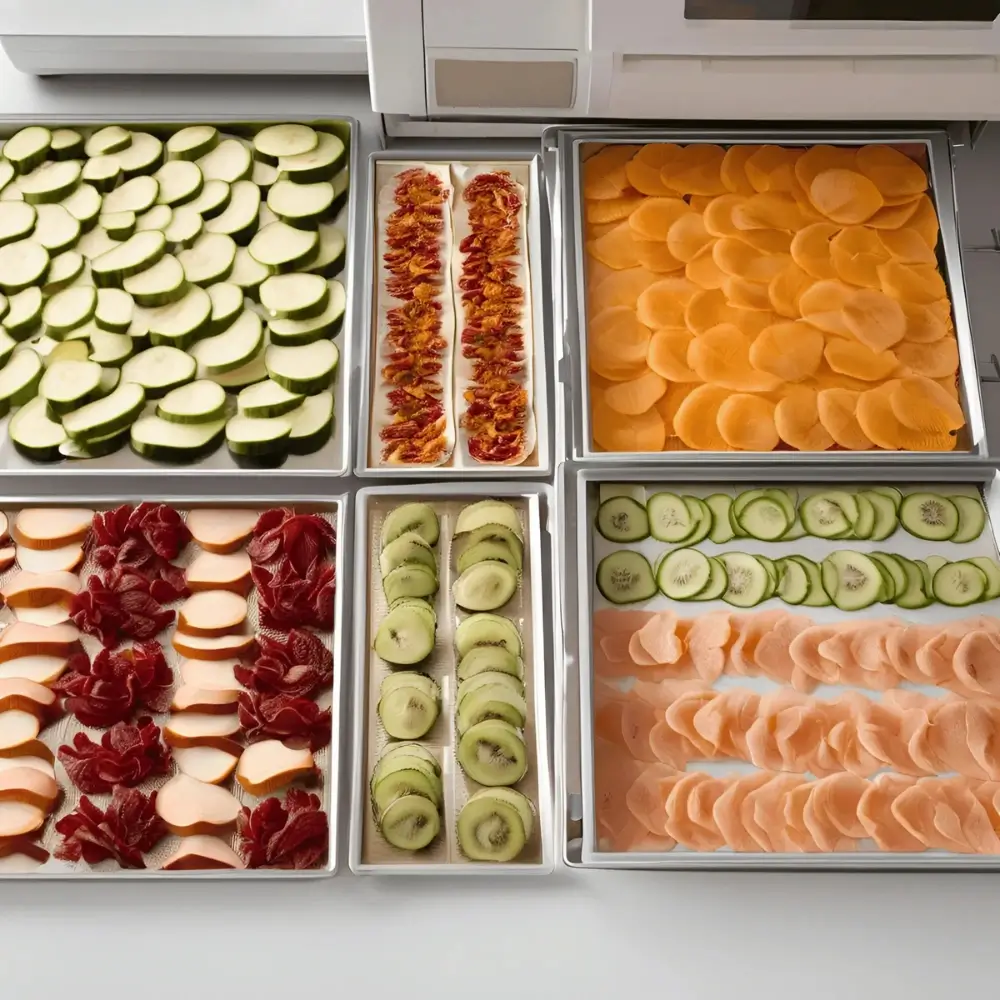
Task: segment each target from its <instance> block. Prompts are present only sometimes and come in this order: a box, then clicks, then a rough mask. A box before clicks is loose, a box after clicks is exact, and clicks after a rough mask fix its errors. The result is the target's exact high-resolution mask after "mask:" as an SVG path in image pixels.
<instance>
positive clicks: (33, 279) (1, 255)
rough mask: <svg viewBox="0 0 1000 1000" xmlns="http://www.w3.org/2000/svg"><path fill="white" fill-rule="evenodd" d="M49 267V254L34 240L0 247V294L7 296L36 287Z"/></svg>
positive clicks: (20, 241)
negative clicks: (29, 287)
mask: <svg viewBox="0 0 1000 1000" xmlns="http://www.w3.org/2000/svg"><path fill="white" fill-rule="evenodd" d="M48 266H49V252H48V250H46V249H45V247H43V246H42V245H41V244H40V243H36V242H35V241H34V240H18V241H17V242H16V243H8V244H6V245H5V246H2V247H0V292H6V293H7V294H8V295H12V294H14V292H20V291H22V290H23V289H25V288H27V287H28V286H29V285H37V284H39V283H40V282H41V280H42V277H43V275H44V274H45V272H46V270H47V269H48Z"/></svg>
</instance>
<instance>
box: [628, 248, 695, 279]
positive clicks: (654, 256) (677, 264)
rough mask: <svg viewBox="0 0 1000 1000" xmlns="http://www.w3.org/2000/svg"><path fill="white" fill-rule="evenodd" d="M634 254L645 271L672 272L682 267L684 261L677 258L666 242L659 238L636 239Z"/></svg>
mask: <svg viewBox="0 0 1000 1000" xmlns="http://www.w3.org/2000/svg"><path fill="white" fill-rule="evenodd" d="M635 247H636V250H635V252H636V256H637V257H638V258H639V264H640V266H641V267H644V268H645V269H646V270H647V271H653V272H654V273H656V274H672V273H673V272H674V271H680V270H681V269H682V268H683V267H684V261H682V260H678V259H677V258H676V257H675V256H674V255H673V254H672V253H671V252H670V248H669V247H668V246H667V244H666V243H662V242H661V241H660V240H636V242H635Z"/></svg>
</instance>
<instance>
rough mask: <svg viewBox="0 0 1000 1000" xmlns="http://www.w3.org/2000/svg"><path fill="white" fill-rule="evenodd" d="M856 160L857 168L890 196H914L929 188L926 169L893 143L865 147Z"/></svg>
mask: <svg viewBox="0 0 1000 1000" xmlns="http://www.w3.org/2000/svg"><path fill="white" fill-rule="evenodd" d="M856 162H857V168H856V169H857V170H858V171H860V172H861V173H862V174H864V175H865V177H867V178H868V179H869V180H870V181H872V183H873V184H874V185H875V186H876V187H877V188H878V189H879V191H881V192H882V194H883V195H885V196H887V197H889V198H902V199H904V200H905V199H907V198H915V197H917V195H920V194H923V192H924V191H926V190H927V174H926V173H925V172H924V170H923V168H922V167H920V166H919V165H918V164H916V163H914V162H913V160H911V159H910V158H909V157H908V156H906V155H905V154H904V153H901V152H900V151H899V150H898V149H894V148H893V147H892V146H883V145H871V146H862V147H861V148H860V149H859V150H858V153H857V157H856Z"/></svg>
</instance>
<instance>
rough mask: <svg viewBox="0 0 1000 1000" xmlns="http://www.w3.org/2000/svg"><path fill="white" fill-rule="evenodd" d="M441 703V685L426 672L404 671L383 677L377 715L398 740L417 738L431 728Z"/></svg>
mask: <svg viewBox="0 0 1000 1000" xmlns="http://www.w3.org/2000/svg"><path fill="white" fill-rule="evenodd" d="M440 706H441V689H440V688H439V687H438V685H437V682H436V681H434V680H432V679H431V678H430V677H428V676H427V675H426V674H418V673H414V672H413V671H409V670H407V671H404V672H402V673H400V674H393V675H390V676H389V677H387V678H386V679H385V680H384V681H382V685H381V687H380V689H379V702H378V717H379V718H380V719H381V720H382V726H383V728H384V729H385V731H386V732H387V733H388V734H389V735H390V736H391V737H393V739H397V740H416V739H420V737H421V736H425V735H426V734H427V733H429V732H430V730H431V727H432V726H433V725H434V723H435V722H436V721H437V717H438V711H439V710H440Z"/></svg>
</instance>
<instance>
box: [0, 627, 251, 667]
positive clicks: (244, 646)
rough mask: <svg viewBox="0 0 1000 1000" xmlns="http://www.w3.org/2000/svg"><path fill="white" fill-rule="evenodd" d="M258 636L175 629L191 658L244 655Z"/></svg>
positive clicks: (0, 640) (182, 651) (175, 638)
mask: <svg viewBox="0 0 1000 1000" xmlns="http://www.w3.org/2000/svg"><path fill="white" fill-rule="evenodd" d="M256 641H257V637H256V635H255V634H254V633H253V632H240V633H237V634H236V635H188V634H187V633H186V632H180V631H175V632H174V635H173V639H172V640H171V642H172V643H173V646H174V649H176V650H177V652H178V653H180V654H181V656H186V657H188V658H189V659H191V660H228V659H231V658H232V657H234V656H235V657H242V656H243V655H245V654H246V653H248V652H249V651H250V650H251V649H252V648H253V644H254V643H255V642H256ZM2 643H3V636H2V635H0V656H2V654H3V645H2Z"/></svg>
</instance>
